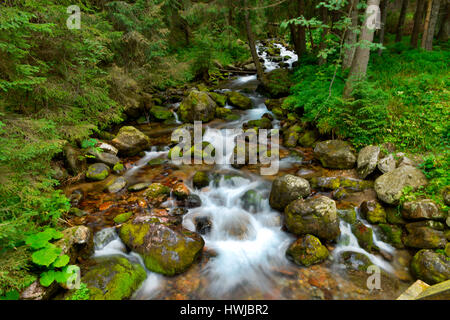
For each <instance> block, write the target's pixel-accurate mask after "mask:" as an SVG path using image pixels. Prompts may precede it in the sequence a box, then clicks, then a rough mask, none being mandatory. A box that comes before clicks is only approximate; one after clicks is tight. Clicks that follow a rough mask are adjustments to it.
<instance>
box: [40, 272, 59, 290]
mask: <svg viewBox="0 0 450 320" xmlns="http://www.w3.org/2000/svg"><path fill="white" fill-rule="evenodd" d="M55 276H56V271H54V270H49V271H46V272H43V273H42V274H41V278H40V279H39V283H40V284H41V285H42V286H44V287H48V286H49V285H51V284H52V283H53V281H55Z"/></svg>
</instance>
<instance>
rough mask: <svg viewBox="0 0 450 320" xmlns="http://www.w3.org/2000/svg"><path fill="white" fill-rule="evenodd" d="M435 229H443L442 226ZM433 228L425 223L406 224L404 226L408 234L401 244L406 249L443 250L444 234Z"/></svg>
mask: <svg viewBox="0 0 450 320" xmlns="http://www.w3.org/2000/svg"><path fill="white" fill-rule="evenodd" d="M435 228H439V229H443V228H444V226H443V225H442V226H437V227H435ZM435 228H433V225H432V226H430V224H429V223H426V222H414V223H408V224H407V225H406V230H407V231H408V234H407V235H406V236H405V237H404V238H403V243H404V244H405V246H407V247H411V248H419V249H434V248H444V247H445V245H446V244H447V239H446V237H445V234H444V232H442V231H440V230H436V229H435Z"/></svg>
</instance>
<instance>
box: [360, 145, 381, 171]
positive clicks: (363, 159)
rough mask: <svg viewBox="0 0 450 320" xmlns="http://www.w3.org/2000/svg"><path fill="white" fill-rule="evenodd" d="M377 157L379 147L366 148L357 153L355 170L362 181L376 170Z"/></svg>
mask: <svg viewBox="0 0 450 320" xmlns="http://www.w3.org/2000/svg"><path fill="white" fill-rule="evenodd" d="M379 156H380V147H377V146H367V147H364V148H362V149H361V151H359V153H358V160H357V169H356V170H357V171H358V174H359V176H360V177H361V178H362V179H365V178H366V177H367V176H368V175H369V174H371V173H372V172H373V171H374V170H375V169H376V168H377V163H378V157H379Z"/></svg>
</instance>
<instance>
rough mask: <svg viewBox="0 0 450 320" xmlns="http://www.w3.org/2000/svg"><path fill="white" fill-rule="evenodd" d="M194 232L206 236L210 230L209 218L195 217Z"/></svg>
mask: <svg viewBox="0 0 450 320" xmlns="http://www.w3.org/2000/svg"><path fill="white" fill-rule="evenodd" d="M194 224H195V230H196V231H197V232H198V233H200V234H203V235H205V234H208V233H210V232H211V229H212V222H211V219H210V218H209V217H206V216H203V217H195V218H194Z"/></svg>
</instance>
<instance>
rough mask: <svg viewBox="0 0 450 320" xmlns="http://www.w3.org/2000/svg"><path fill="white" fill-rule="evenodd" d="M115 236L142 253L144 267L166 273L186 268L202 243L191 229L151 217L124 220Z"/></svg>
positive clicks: (199, 237) (196, 255) (196, 254)
mask: <svg viewBox="0 0 450 320" xmlns="http://www.w3.org/2000/svg"><path fill="white" fill-rule="evenodd" d="M119 236H120V238H121V239H122V241H123V242H124V243H125V245H126V246H127V247H129V248H130V249H131V250H133V251H134V252H137V253H139V254H140V255H141V256H142V258H143V260H144V264H145V266H146V267H147V269H148V270H150V271H153V272H157V273H161V274H164V275H167V276H173V275H175V274H179V273H182V272H184V271H186V270H187V269H188V268H189V267H190V266H191V265H192V264H193V263H194V261H195V260H196V259H197V257H198V256H199V255H200V254H201V252H202V249H203V246H204V244H205V242H204V241H203V239H202V237H201V236H200V235H199V234H197V233H195V232H190V231H188V230H186V229H183V228H180V227H174V226H168V225H165V224H160V223H157V222H153V221H151V220H149V221H132V222H127V223H125V224H123V225H122V227H121V228H120V231H119Z"/></svg>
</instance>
